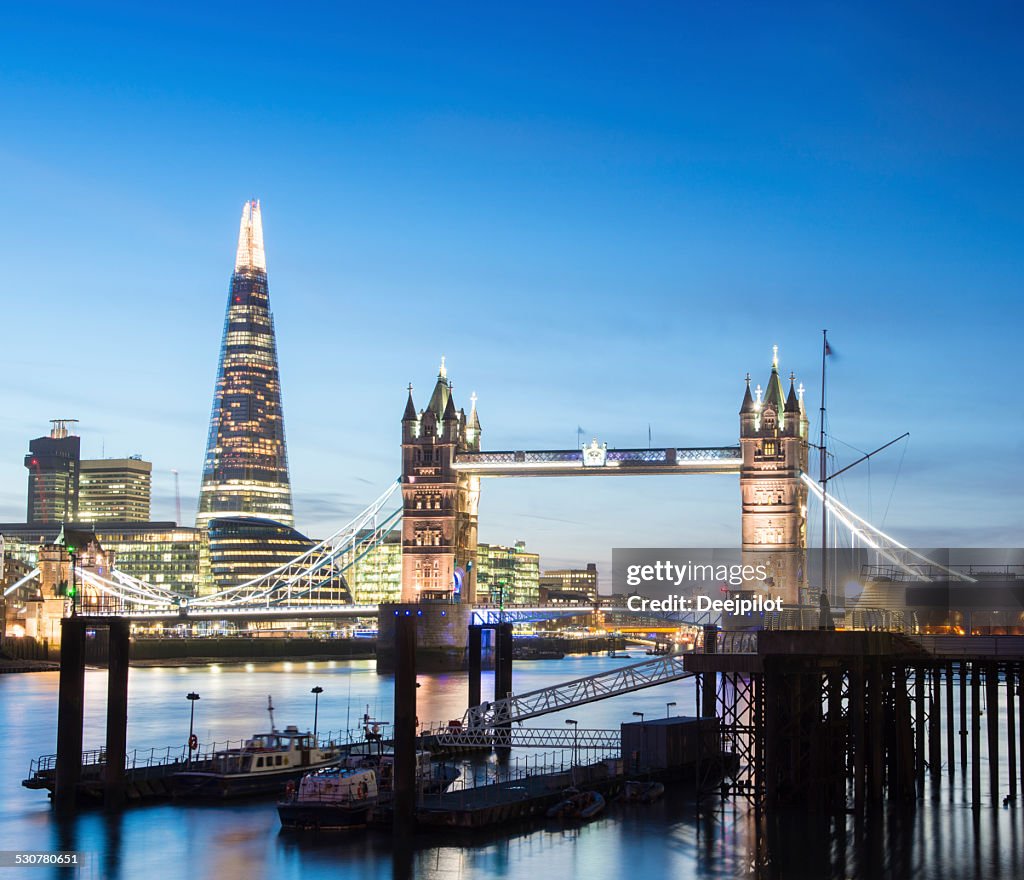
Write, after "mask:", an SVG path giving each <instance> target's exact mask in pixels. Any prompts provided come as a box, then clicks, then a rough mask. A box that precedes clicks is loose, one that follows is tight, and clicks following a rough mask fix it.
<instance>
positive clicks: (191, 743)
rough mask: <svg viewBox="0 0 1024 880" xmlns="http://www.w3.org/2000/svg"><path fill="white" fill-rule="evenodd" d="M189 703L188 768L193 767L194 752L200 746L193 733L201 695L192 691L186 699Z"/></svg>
mask: <svg viewBox="0 0 1024 880" xmlns="http://www.w3.org/2000/svg"><path fill="white" fill-rule="evenodd" d="M185 699H186V700H188V702H189V714H188V766H189V767H191V766H192V751H193V749H195V748H196V746H198V745H199V743H197V742H196V738H195V734H194V733H193V732H192V731H193V730H194V729H195V721H196V700H198V699H199V694H197V693H196V692H195V691H191V692H190V693H188V694H187V695H186V697H185Z"/></svg>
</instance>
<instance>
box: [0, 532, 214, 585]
mask: <svg viewBox="0 0 1024 880" xmlns="http://www.w3.org/2000/svg"><path fill="white" fill-rule="evenodd" d="M67 526H68V529H69V530H72V531H76V532H84V533H87V534H90V535H94V536H95V538H96V540H97V541H98V542H99V543H100V544H101V545H102V546H103V547H104V548H106V549H107V550H108V551H109V552H110V554H111V556H112V558H113V559H114V561H115V564H116V566H117V568H118V570H120V571H123V572H124V573H125V574H127V575H131V576H132V577H136V578H139V580H143V581H146V582H147V583H151V584H156V585H158V586H161V587H164V588H165V589H168V590H174V591H176V592H180V593H183V594H186V595H194V594H195V593H197V592H200V593H201V592H203V591H204V587H205V584H204V583H203V581H202V578H201V575H200V571H201V566H200V560H201V559H202V557H203V555H204V553H205V544H206V530H205V529H196V528H189V527H187V526H178V525H175V524H174V523H172V522H144V523H139V522H103V523H68V524H67ZM61 530H62V526H61V524H59V523H57V524H51V525H46V526H38V525H31V524H25V523H0V536H2V537H3V540H4V546H5V548H6V551H7V555H8V557H9V558H13V559H17V560H19V561H21V562H22V563H24V564H26V565H29V566H31V567H33V568H34V567H35V566H37V565H38V564H39V553H40V548H41V547H44V546H46V545H48V544H53V543H54V542H55V541H56V540H57V538H58V537H59V536H60V533H61Z"/></svg>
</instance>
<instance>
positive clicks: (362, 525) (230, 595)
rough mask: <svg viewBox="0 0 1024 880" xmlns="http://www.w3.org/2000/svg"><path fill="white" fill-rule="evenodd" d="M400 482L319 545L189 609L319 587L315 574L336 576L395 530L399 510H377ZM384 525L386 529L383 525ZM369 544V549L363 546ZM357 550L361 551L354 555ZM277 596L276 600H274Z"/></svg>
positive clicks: (268, 599)
mask: <svg viewBox="0 0 1024 880" xmlns="http://www.w3.org/2000/svg"><path fill="white" fill-rule="evenodd" d="M400 485H401V484H400V482H399V481H398V480H397V479H396V480H395V481H394V482H392V483H391V485H390V486H389V487H388V488H387V489H386V490H385V491H384V492H383V493H382V494H381V495H380V496H379V497H378V498H377V499H376V500H375V501H374V502H373V503H372V504H370V506H369V507H367V508H366V509H365V510H363V511H361V512H360V513H358V514H357V515H356V516H355V517H354V518H353V519H352V520H350V521H349V522H348V523H346V524H345V525H344V526H342V527H341V528H340V529H338V531H336V532H335V533H334V534H333V535H331V536H330V537H328V538H325V539H324V540H323V541H321V542H320V543H319V544H316V545H315V546H313V547H311V548H310V549H309V550H306V551H305V552H304V553H302V554H300V555H299V556H296V557H295V558H294V559H291V560H289V561H288V562H285V563H283V564H282V565H279V566H278V567H277V568H275V569H273V570H272V571H269V572H267V573H266V574H262V575H259V576H258V577H255V578H252V579H251V580H248V581H246V582H245V583H242V584H237V585H236V586H233V587H228V588H226V589H223V590H219V591H218V592H215V593H210V594H208V595H206V596H201V597H199V598H197V599H190V600H189V602H188V605H189V607H200V608H206V607H211V606H221V605H239V604H244V605H252V604H274V603H276V602H278V601H284V600H286V599H288V598H298V595H306V594H308V593H309V592H312V591H313V590H315V589H317V587H318V586H319V585H320V584H322V583H323V582H324V581H320V582H319V584H317V583H313V578H314V576H315V574H316V573H317V572H319V571H322V570H323V569H325V568H328V567H329V568H330V570H331V572H332V574H335V573H339V572H340V571H343V570H345V569H347V568H349V567H350V566H351V565H352V564H354V562H355V561H356V557H357V556H358V558H362V556H365V555H366V553H368V552H370V550H372V549H373V547H374V546H377V545H379V544H380V543H381V542H382V541H383V540H384V538H385V537H386V536H387V534H388V533H389V532H390V531H391V530H392V529H393V528H394V527H395V525H396V524H397V522H398V521H399V519H400V518H401V508H399V510H397V511H393V512H391V513H388V514H385V515H384V516H383V517H382V516H381V511H382V510H384V508H385V507H387V506H388V503H389V502H390V501H391V499H392V498H393V497H394V495H395V494H396V493H398V492H399V487H400ZM385 524H387V530H386V531H384V526H385ZM367 531H369V532H370V536H371V537H372V540H371V541H369V542H367V541H366V538H367V536H366V532H367ZM364 542H365V543H369V544H370V545H371V546H368V547H363V544H364ZM357 548H361V549H360V550H359V552H356V550H357ZM345 554H352V556H353V558H352V559H350V560H347V561H346V562H345V563H344V564H343V565H342V566H341V567H340V568H339V567H338V566H336V565H335V563H336V562H337V560H339V559H340V558H342V557H344V556H345ZM297 584H299V585H300V587H299V589H300V591H301V592H300V593H299V594H298V595H296V594H295V587H296V585H297ZM275 594H277V595H278V596H279V597H280V598H279V599H278V598H274V597H275Z"/></svg>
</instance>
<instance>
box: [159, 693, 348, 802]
mask: <svg viewBox="0 0 1024 880" xmlns="http://www.w3.org/2000/svg"><path fill="white" fill-rule="evenodd" d="M267 711H268V712H269V713H270V732H269V733H257V734H255V735H253V736H252V737H250V738H249V739H247V740H246V741H245V742H244V743H243V744H242V745H241V746H239V747H237V748H227V749H221V750H219V751H216V752H214V753H213V755H212V756H211V757H209V758H206V759H203V760H201V761H197V762H195V763H194V764H193V766H192V767H191V768H189V769H187V770H183V771H180V772H178V773H174V774H173V775H172V776H171V778H170V786H171V794H172V795H173V796H174V797H178V798H202V799H222V798H231V797H243V796H246V795H256V794H269V793H272V792H278V791H280V790H281V788H282V786H284V785H285V783H287V782H289V781H297V780H299V779H301V778H302V777H303V776H304V775H305V774H307V773H309V772H310V770H314V769H318V768H322V767H330V766H331V765H333V764H337V763H338V760H339V758H340V757H341V750H340V749H339V748H338V747H336V746H333V745H331V746H328V747H326V748H321V747H319V745H318V744H317V743H315V742H314V741H313V734H311V733H310V732H309V731H308V730H307V731H304V732H303V731H300V730H299V729H298V728H297V727H296V726H295V725H289V726H288V727H286V728H285V729H284V730H278V729H277V728H276V727H275V726H274V704H273V701H272V700H271V698H270V697H267Z"/></svg>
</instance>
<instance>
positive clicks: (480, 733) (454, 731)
mask: <svg viewBox="0 0 1024 880" xmlns="http://www.w3.org/2000/svg"><path fill="white" fill-rule="evenodd" d="M421 736H422V737H423V738H424V739H426V740H428V741H433V742H434V743H436V744H437V745H438V746H440V747H442V748H446V749H456V750H458V749H490V748H492V747H493V746H494V745H495V744H496V741H497V739H498V737H496V736H495V734H494V733H491V732H488V731H487V730H485V729H482V728H476V729H468V728H465V727H459V726H455V725H448V726H444V727H435V728H432V729H428V730H425V731H423V732H422V733H421ZM500 739H501V742H500V744H501V745H503V746H508V747H510V748H517V749H519V748H522V749H576V750H577V751H584V750H589V751H616V750H618V749H619V748H620V747H621V745H622V734H621V733H620V731H618V730H608V729H601V728H583V727H581V728H579V729H578V730H577V729H575V728H573V729H572V730H570V729H569V728H568V727H513V728H511V729H510V730H507V731H502V733H501V734H500ZM421 741H422V740H421Z"/></svg>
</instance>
